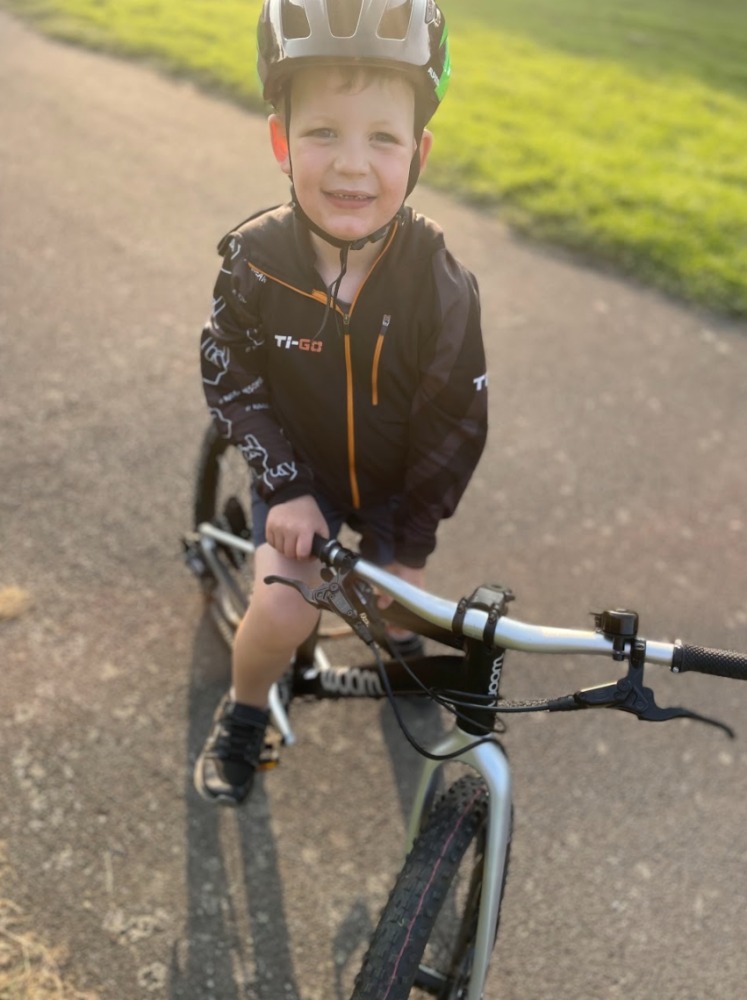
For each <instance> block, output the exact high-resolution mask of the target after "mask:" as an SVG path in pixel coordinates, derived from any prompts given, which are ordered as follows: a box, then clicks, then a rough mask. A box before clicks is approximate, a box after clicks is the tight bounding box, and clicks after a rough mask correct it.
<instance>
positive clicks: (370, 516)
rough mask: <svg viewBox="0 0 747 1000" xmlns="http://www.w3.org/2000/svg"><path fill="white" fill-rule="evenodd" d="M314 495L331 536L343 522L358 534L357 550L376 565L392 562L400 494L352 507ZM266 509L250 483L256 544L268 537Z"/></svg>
mask: <svg viewBox="0 0 747 1000" xmlns="http://www.w3.org/2000/svg"><path fill="white" fill-rule="evenodd" d="M313 496H314V499H315V500H316V502H317V503H318V504H319V509H320V510H321V512H322V516H323V517H324V519H325V521H326V522H327V527H328V528H329V537H330V538H336V537H337V535H338V534H339V531H340V528H342V526H343V524H346V525H347V526H348V527H349V528H352V530H353V531H355V532H357V533H358V534H359V535H360V536H361V537H360V542H359V545H358V550H359V552H360V554H361V555H362V556H363V558H364V559H367V560H368V561H369V562H372V563H374V564H375V565H376V566H388V565H389V564H390V563H393V562H394V538H395V524H396V516H397V510H398V509H399V507H400V504H401V499H400V498H399V497H392V498H391V499H390V500H388V501H387V502H386V503H382V504H376V505H373V506H370V507H364V508H362V509H360V510H355V509H350V508H342V507H340V506H339V505H337V504H335V503H333V502H332V501H330V500H328V499H327V498H326V497H323V496H320V495H318V494H316V493H315V494H313ZM269 509H270V508H269V507H268V505H267V504H266V503H265V501H264V500H262V499H261V498H260V497H259V495H258V494H257V490H256V488H255V487H254V485H252V540H253V541H254V544H255V545H257V546H259V545H261V544H262V543H263V542H266V541H267V537H266V534H265V526H266V524H267V514H268V512H269Z"/></svg>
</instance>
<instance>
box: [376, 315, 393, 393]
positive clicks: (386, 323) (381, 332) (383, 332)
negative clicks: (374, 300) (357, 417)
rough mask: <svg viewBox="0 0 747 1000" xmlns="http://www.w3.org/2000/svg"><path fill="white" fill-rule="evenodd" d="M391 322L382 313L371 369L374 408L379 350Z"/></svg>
mask: <svg viewBox="0 0 747 1000" xmlns="http://www.w3.org/2000/svg"><path fill="white" fill-rule="evenodd" d="M391 322H392V317H391V316H390V315H389V313H384V318H383V319H382V321H381V329H380V330H379V336H378V338H377V340H376V348H375V350H374V358H373V366H372V369H371V403H372V404H373V405H374V406H378V405H379V361H380V360H381V349H382V348H383V346H384V336H385V335H386V332H387V330H388V329H389V324H390V323H391Z"/></svg>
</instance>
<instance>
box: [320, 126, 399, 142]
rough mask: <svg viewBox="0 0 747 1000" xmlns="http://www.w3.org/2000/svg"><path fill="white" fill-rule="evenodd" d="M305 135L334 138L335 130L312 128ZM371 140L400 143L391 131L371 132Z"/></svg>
mask: <svg viewBox="0 0 747 1000" xmlns="http://www.w3.org/2000/svg"><path fill="white" fill-rule="evenodd" d="M306 135H307V136H309V137H310V138H312V139H335V138H336V137H337V132H336V131H335V130H334V129H333V128H313V129H309V131H308V132H307V133H306ZM371 140H372V141H373V142H377V143H382V144H386V145H391V144H394V145H399V144H400V140H399V139H398V138H397V136H396V135H392V133H391V132H372V133H371Z"/></svg>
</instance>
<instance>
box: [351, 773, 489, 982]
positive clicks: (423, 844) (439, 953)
mask: <svg viewBox="0 0 747 1000" xmlns="http://www.w3.org/2000/svg"><path fill="white" fill-rule="evenodd" d="M487 815H488V790H487V786H486V785H485V782H484V781H483V780H482V779H481V778H479V777H477V776H475V775H465V776H464V777H462V778H459V779H458V780H457V781H455V782H454V783H453V784H452V785H451V787H450V788H449V789H448V790H447V791H446V792H445V794H444V795H443V797H442V798H441V799H440V800H439V802H438V803H437V804H436V806H435V807H434V809H433V811H432V812H431V813H430V814H429V816H428V817H427V819H426V821H425V824H424V826H423V829H422V830H421V832H420V834H419V835H418V837H417V839H416V841H415V843H414V845H413V847H412V850H411V851H410V853H409V854H408V856H407V859H406V861H405V864H404V866H403V868H402V871H401V872H400V874H399V877H398V879H397V883H396V885H395V886H394V889H393V890H392V892H391V895H390V897H389V900H388V902H387V904H386V906H385V907H384V910H383V911H382V914H381V918H380V921H379V925H378V927H377V928H376V930H375V932H374V935H373V937H372V939H371V943H370V945H369V949H368V951H367V953H366V956H365V958H364V959H363V965H362V968H361V971H360V973H359V974H358V977H357V979H356V983H355V989H354V992H353V996H352V998H351V1000H406V998H409V997H413V998H415V997H427V996H432V997H437V998H438V1000H459V998H461V997H464V996H466V990H467V986H468V984H469V978H470V974H471V969H472V955H473V950H474V939H475V934H476V928H477V919H478V914H479V907H480V896H481V891H480V890H481V886H482V873H483V866H484V846H485V837H486V831H487ZM463 863H466V865H467V867H468V868H469V871H468V872H467V873H466V874H467V876H468V877H467V887H466V889H465V892H464V895H463V898H461V899H457V898H456V897H455V898H452V897H451V896H450V892H451V894H452V895H453V894H454V890H455V885H456V883H457V882H458V881H459V875H460V867H463V866H464V864H463ZM501 891H502V890H501ZM447 897H449V900H448V904H447V905H445V901H446V900H447ZM455 902H456V906H455ZM455 910H456V911H458V912H455ZM446 911H449V912H446ZM442 924H446V925H447V935H448V937H449V938H450V939H449V940H448V941H447V943H446V946H445V951H444V950H439V949H437V948H436V947H435V945H436V942H435V937H436V934H437V932H440V930H441V925H442ZM496 932H497V928H496ZM426 952H428V953H427V954H426ZM424 956H425V958H424Z"/></svg>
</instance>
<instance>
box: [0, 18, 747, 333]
mask: <svg viewBox="0 0 747 1000" xmlns="http://www.w3.org/2000/svg"><path fill="white" fill-rule="evenodd" d="M0 3H3V4H4V5H5V6H6V7H9V8H10V9H13V10H15V11H17V12H18V13H20V14H23V15H24V16H27V17H30V18H32V19H34V20H35V21H36V23H37V24H38V25H39V26H40V27H41V28H42V29H43V30H45V31H47V32H49V33H50V34H53V35H56V36H57V37H62V38H65V39H67V40H69V41H75V42H79V43H82V44H86V45H89V46H94V47H97V48H101V49H106V50H112V51H117V52H121V53H124V54H127V55H131V56H137V57H140V58H147V59H149V60H151V61H155V62H157V64H158V65H160V66H161V67H163V68H167V69H169V70H170V71H172V72H177V73H181V74H186V75H188V76H190V77H192V78H193V79H195V80H197V81H198V82H201V83H203V84H206V85H209V86H211V87H213V88H217V89H219V90H220V91H221V92H223V93H225V94H228V95H230V96H231V97H233V98H235V99H238V100H240V101H241V102H242V103H244V104H245V105H246V106H248V107H252V108H254V109H257V110H259V109H261V101H260V99H259V96H258V92H257V84H256V78H255V72H254V68H253V67H254V33H255V25H256V19H257V15H258V12H259V9H260V6H261V3H260V0H0ZM443 6H444V9H445V11H446V14H447V17H448V19H449V23H450V30H451V38H452V45H453V57H454V66H455V71H454V77H453V83H452V87H451V91H450V93H449V96H448V98H447V100H446V101H445V102H444V106H443V108H442V110H441V111H440V112H439V114H438V116H437V118H436V120H435V123H434V132H435V134H436V144H435V148H434V154H433V156H432V158H431V161H430V163H429V172H428V180H429V183H431V184H433V185H434V186H437V187H441V188H443V189H445V190H448V191H450V192H452V193H454V194H455V195H457V196H458V197H461V198H463V199H464V200H467V201H471V202H475V203H479V204H481V205H485V206H489V207H490V208H492V209H494V210H495V211H497V212H498V213H499V214H500V215H501V216H502V217H503V218H504V219H506V220H507V221H508V222H509V223H510V224H511V225H512V226H514V227H515V228H516V229H518V230H520V231H521V232H523V233H526V234H528V235H530V236H532V237H533V238H536V239H539V240H542V241H545V242H549V243H553V244H557V245H560V246H564V247H568V248H571V249H572V250H574V251H577V252H579V253H580V254H582V255H583V256H584V258H585V259H587V260H589V261H592V262H597V263H604V264H606V265H612V266H614V267H615V268H617V269H618V270H620V271H622V272H623V273H625V274H629V275H632V276H634V277H636V278H638V279H641V280H643V281H644V282H646V283H648V284H650V285H653V286H655V287H658V288H661V289H663V290H665V291H667V292H670V293H672V294H674V295H676V296H679V297H681V298H683V299H685V300H688V301H691V302H695V303H699V304H702V305H705V306H707V307H710V308H713V309H716V310H719V311H721V312H725V313H730V314H733V315H736V316H739V317H747V156H745V150H746V149H747V60H745V58H744V52H745V51H747V10H746V9H745V7H744V0H711V2H710V3H709V4H708V5H707V6H704V5H703V4H702V2H701V0H645V2H644V0H443Z"/></svg>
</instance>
